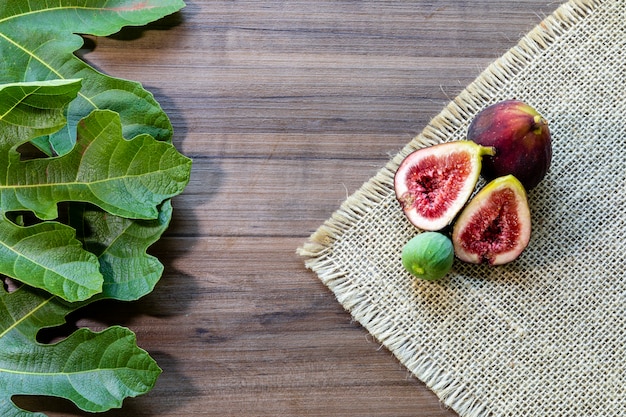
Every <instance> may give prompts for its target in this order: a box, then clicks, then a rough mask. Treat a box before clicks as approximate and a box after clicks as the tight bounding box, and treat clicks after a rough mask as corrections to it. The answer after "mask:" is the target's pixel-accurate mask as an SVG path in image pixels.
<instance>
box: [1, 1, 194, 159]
mask: <svg viewBox="0 0 626 417" xmlns="http://www.w3.org/2000/svg"><path fill="white" fill-rule="evenodd" d="M184 5H185V4H184V2H183V1H182V0H89V1H88V2H86V1H84V0H56V1H54V2H50V1H49V0H29V1H25V0H0V51H2V59H1V60H0V84H7V83H13V82H24V81H43V80H51V79H73V78H80V79H82V80H83V87H82V89H81V91H80V94H79V95H78V98H77V99H76V100H75V101H73V102H72V103H71V105H70V106H69V108H68V109H67V119H68V123H67V125H66V126H64V128H63V129H61V130H59V131H57V132H55V133H54V134H46V135H49V136H45V137H43V138H40V139H38V140H37V145H38V146H39V147H40V148H41V149H43V150H45V151H47V152H48V153H49V154H50V155H52V154H53V152H54V153H56V154H58V155H62V154H65V153H67V152H69V151H70V150H71V149H72V148H73V145H74V139H75V137H76V127H77V124H78V122H79V121H80V120H81V119H83V118H84V117H86V116H87V115H89V114H90V113H91V112H92V111H93V110H96V109H109V110H113V111H115V112H117V113H119V114H120V117H121V120H122V126H123V128H124V132H123V133H124V137H126V138H133V137H135V136H137V135H138V134H144V133H145V134H149V135H151V136H152V137H154V138H155V139H157V140H166V141H167V140H170V139H171V136H172V126H171V123H170V121H169V118H168V117H167V115H166V114H165V113H164V112H163V110H162V109H161V107H160V105H159V103H158V102H157V101H156V100H155V99H154V97H153V95H152V94H151V93H150V92H148V91H146V90H145V89H144V88H143V87H142V86H141V84H140V83H137V82H134V81H128V80H122V79H117V78H113V77H109V76H107V75H104V74H102V73H100V72H98V71H96V70H95V69H94V68H92V67H91V66H89V65H88V64H86V63H85V62H83V61H82V60H80V59H79V58H78V57H77V56H76V55H75V54H74V52H75V51H77V50H78V49H79V48H80V47H81V46H82V44H83V39H82V38H81V37H80V36H79V35H77V34H86V35H95V36H107V35H111V34H113V33H116V32H118V31H120V30H121V29H122V28H123V27H125V26H142V25H145V24H147V23H149V22H152V21H154V20H157V19H159V18H161V17H164V16H166V15H169V14H172V13H174V12H176V11H178V10H180V9H181V8H182V7H184ZM50 147H51V148H50Z"/></svg>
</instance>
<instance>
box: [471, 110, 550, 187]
mask: <svg viewBox="0 0 626 417" xmlns="http://www.w3.org/2000/svg"><path fill="white" fill-rule="evenodd" d="M467 139H469V140H472V141H474V142H476V143H478V144H479V145H482V146H493V147H494V148H495V149H496V154H495V156H493V157H487V158H485V160H484V161H483V176H484V177H485V178H486V179H487V180H492V179H494V178H497V177H501V176H505V175H509V174H512V175H514V176H515V177H516V178H517V179H518V180H519V181H520V182H521V183H522V185H524V187H525V188H526V190H530V189H531V188H534V187H535V186H536V185H537V184H539V182H540V181H541V180H542V179H543V178H544V177H545V175H546V173H547V172H548V169H549V168H550V163H551V160H552V143H551V138H550V130H549V129H548V122H547V121H546V119H544V118H543V117H542V116H541V115H540V114H539V113H538V112H537V111H536V110H535V109H534V108H532V107H531V106H529V105H528V104H526V103H524V102H522V101H519V100H506V101H501V102H499V103H496V104H493V105H491V106H489V107H486V108H485V109H483V110H481V111H480V112H479V113H478V114H477V115H476V116H475V117H474V119H473V120H472V123H471V124H470V126H469V128H468V132H467Z"/></svg>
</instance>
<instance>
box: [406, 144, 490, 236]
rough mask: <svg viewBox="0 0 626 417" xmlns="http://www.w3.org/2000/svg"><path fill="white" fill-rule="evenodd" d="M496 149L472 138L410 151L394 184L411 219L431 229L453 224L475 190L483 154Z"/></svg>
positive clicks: (488, 153) (425, 228) (422, 226)
mask: <svg viewBox="0 0 626 417" xmlns="http://www.w3.org/2000/svg"><path fill="white" fill-rule="evenodd" d="M494 152H495V150H494V149H493V148H489V147H484V146H480V145H477V144H476V143H474V142H471V141H455V142H447V143H442V144H439V145H434V146H430V147H428V148H422V149H419V150H417V151H415V152H413V153H411V154H410V155H408V156H407V157H406V158H405V159H404V160H403V161H402V163H401V164H400V167H398V170H397V171H396V174H395V177H394V188H395V192H396V198H397V199H398V202H399V203H400V205H401V206H402V210H403V211H404V214H405V215H406V216H407V218H408V219H409V221H410V222H411V223H412V224H413V225H415V226H416V227H418V228H420V229H422V230H429V231H436V230H441V229H443V228H444V227H446V226H447V225H448V224H450V223H451V222H452V220H453V219H454V218H455V217H456V215H457V214H458V213H459V211H460V210H461V209H462V208H463V206H464V205H465V203H466V202H467V200H468V199H469V197H470V196H471V195H472V192H473V191H474V187H475V186H476V182H477V181H478V177H479V175H480V170H481V166H482V162H481V161H482V157H483V155H493V154H494Z"/></svg>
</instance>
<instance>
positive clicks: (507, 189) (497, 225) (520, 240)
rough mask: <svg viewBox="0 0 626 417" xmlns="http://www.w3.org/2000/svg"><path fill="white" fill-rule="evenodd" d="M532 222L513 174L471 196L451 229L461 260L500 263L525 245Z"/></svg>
mask: <svg viewBox="0 0 626 417" xmlns="http://www.w3.org/2000/svg"><path fill="white" fill-rule="evenodd" d="M530 232H531V224H530V210H529V208H528V202H527V199H526V191H525V190H524V187H523V186H522V184H521V183H520V182H519V181H518V180H517V179H516V178H515V177H514V176H512V175H507V176H504V177H500V178H496V179H495V180H493V181H491V182H490V183H489V184H487V185H486V186H485V187H484V188H483V189H482V190H480V191H479V192H478V194H476V196H474V198H472V200H471V201H470V202H469V204H468V205H467V207H466V208H465V209H464V210H463V212H462V213H461V215H460V216H459V218H458V219H457V221H456V223H455V225H454V229H453V231H452V242H453V244H454V253H455V255H456V256H457V258H459V259H460V260H462V261H465V262H470V263H476V264H480V263H487V264H490V265H501V264H505V263H507V262H511V261H513V260H514V259H516V258H517V257H518V256H519V255H520V254H521V253H522V251H523V250H524V249H525V248H526V246H527V245H528V242H529V240H530Z"/></svg>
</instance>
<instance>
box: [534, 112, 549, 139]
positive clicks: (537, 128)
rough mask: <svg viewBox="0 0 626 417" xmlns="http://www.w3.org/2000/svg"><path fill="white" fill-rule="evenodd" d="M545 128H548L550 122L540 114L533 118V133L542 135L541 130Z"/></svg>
mask: <svg viewBox="0 0 626 417" xmlns="http://www.w3.org/2000/svg"><path fill="white" fill-rule="evenodd" d="M544 126H548V121H547V120H546V119H544V118H543V117H542V116H541V115H540V114H538V115H536V116H534V117H533V128H532V130H533V132H534V133H535V134H537V135H540V134H541V129H542V128H543V127H544Z"/></svg>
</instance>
